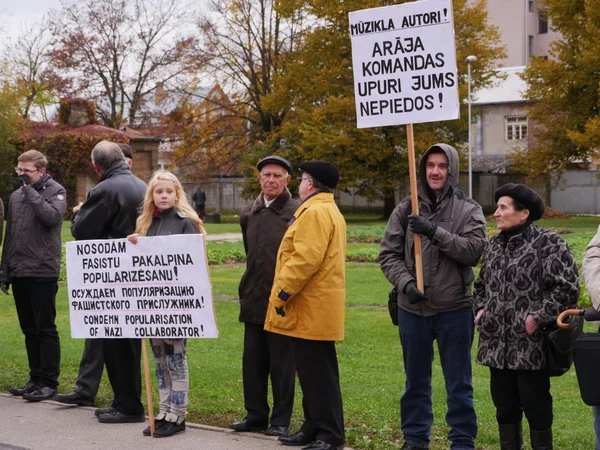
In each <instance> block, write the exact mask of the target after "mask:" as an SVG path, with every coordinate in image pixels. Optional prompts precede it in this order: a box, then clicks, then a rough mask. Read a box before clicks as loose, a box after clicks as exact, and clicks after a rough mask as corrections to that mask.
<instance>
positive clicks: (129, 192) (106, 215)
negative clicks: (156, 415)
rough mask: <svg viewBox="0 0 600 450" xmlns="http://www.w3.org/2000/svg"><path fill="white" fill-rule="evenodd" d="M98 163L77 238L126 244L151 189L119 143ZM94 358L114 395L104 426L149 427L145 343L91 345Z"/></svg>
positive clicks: (103, 149) (95, 154) (108, 146)
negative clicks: (99, 356) (100, 362)
mask: <svg viewBox="0 0 600 450" xmlns="http://www.w3.org/2000/svg"><path fill="white" fill-rule="evenodd" d="M92 163H93V164H94V168H95V169H96V173H97V174H98V175H99V176H100V183H98V185H96V186H95V187H94V188H93V189H92V190H91V191H90V192H89V194H88V197H87V199H86V201H85V202H84V203H83V204H82V205H81V207H80V208H79V209H78V210H77V211H75V215H74V216H73V219H72V223H71V233H72V234H73V237H74V238H75V239H77V240H90V239H119V238H125V237H127V235H129V234H131V233H133V232H134V231H135V222H136V219H137V216H138V208H139V206H140V205H141V203H142V201H143V200H144V194H145V193H146V184H145V183H144V182H143V181H142V180H140V179H139V178H137V177H136V176H135V175H134V174H133V173H132V172H131V170H129V166H128V165H127V163H126V162H125V159H124V156H123V152H122V151H121V149H120V148H119V146H118V145H117V144H115V143H113V142H108V141H102V142H100V143H99V144H97V145H96V146H95V147H94V149H93V150H92ZM90 347H91V348H90ZM93 352H103V355H104V362H105V364H106V371H107V373H108V378H109V380H110V383H111V386H112V388H113V391H114V400H113V403H112V406H111V407H110V408H106V409H103V410H101V411H98V414H97V416H98V420H99V421H100V422H103V423H123V422H143V421H144V420H145V417H144V407H143V406H142V403H141V401H140V395H141V373H140V354H141V341H140V340H139V339H87V340H86V351H85V352H84V355H85V354H88V355H90V354H92V353H93ZM82 363H83V361H82ZM78 395H79V397H81V393H79V392H77V391H76V392H75V393H73V394H68V395H67V396H57V397H58V398H57V400H59V401H62V402H63V403H72V404H84V403H82V402H81V398H77V399H72V398H71V397H74V396H78ZM65 397H69V398H66V399H65ZM65 400H66V401H65ZM69 400H73V401H69ZM75 400H78V401H79V402H77V401H75ZM92 402H93V401H92Z"/></svg>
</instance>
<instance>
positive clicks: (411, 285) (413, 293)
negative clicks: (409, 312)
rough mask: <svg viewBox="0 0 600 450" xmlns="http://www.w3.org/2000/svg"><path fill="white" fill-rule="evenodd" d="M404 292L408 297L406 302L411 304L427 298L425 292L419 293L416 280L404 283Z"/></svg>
mask: <svg viewBox="0 0 600 450" xmlns="http://www.w3.org/2000/svg"><path fill="white" fill-rule="evenodd" d="M404 293H405V294H406V296H407V297H408V302H409V303H410V304H411V305H414V304H415V303H419V302H424V301H425V300H427V297H426V296H425V294H423V293H421V291H419V289H418V288H417V282H416V281H409V282H408V283H406V286H404Z"/></svg>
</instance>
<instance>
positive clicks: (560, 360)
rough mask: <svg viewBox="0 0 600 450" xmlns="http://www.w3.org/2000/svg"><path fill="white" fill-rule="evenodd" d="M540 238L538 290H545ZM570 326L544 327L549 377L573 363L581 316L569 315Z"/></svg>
mask: <svg viewBox="0 0 600 450" xmlns="http://www.w3.org/2000/svg"><path fill="white" fill-rule="evenodd" d="M541 241H542V239H541V238H540V239H538V241H537V257H538V273H539V279H538V283H539V287H540V292H541V293H542V294H544V293H545V292H546V286H545V284H544V279H543V275H544V270H543V265H542V247H541ZM565 322H568V323H570V324H571V327H570V328H559V327H558V325H556V323H554V324H552V325H548V326H546V327H544V328H543V329H542V330H543V332H544V338H545V339H544V340H545V342H544V347H545V353H546V367H547V368H548V373H549V375H550V376H551V377H560V376H561V375H564V374H565V373H567V372H568V371H569V369H570V368H571V365H572V364H573V342H575V340H576V339H578V338H579V337H581V335H582V334H583V316H569V318H568V320H566V321H565Z"/></svg>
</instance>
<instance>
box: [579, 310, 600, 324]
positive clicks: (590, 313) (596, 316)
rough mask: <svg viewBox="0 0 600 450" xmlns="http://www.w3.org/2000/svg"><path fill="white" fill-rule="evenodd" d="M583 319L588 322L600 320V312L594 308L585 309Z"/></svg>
mask: <svg viewBox="0 0 600 450" xmlns="http://www.w3.org/2000/svg"><path fill="white" fill-rule="evenodd" d="M583 318H584V319H585V320H586V321H587V322H593V321H598V320H600V311H596V310H595V309H594V308H585V309H584V313H583Z"/></svg>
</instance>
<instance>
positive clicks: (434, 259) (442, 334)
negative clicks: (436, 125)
mask: <svg viewBox="0 0 600 450" xmlns="http://www.w3.org/2000/svg"><path fill="white" fill-rule="evenodd" d="M458 175H459V160H458V153H457V151H456V150H455V149H454V148H453V147H451V146H449V145H447V144H436V145H433V146H432V147H430V148H429V149H428V150H427V151H426V152H425V153H424V154H423V157H422V158H421V162H420V164H419V182H418V196H419V211H420V215H413V214H411V201H410V197H408V198H405V199H404V200H402V202H400V204H399V205H398V206H397V207H396V209H395V210H394V212H393V213H392V215H391V217H390V219H389V222H388V224H387V228H386V231H385V235H384V237H383V240H382V242H381V250H380V253H379V261H380V264H381V269H382V271H383V273H384V274H385V276H386V278H387V279H388V280H389V281H390V283H392V284H393V285H394V286H395V287H396V288H397V290H398V305H399V310H398V323H399V327H400V343H401V345H402V351H403V360H404V371H405V374H406V388H405V392H404V394H403V395H402V398H401V400H400V415H401V428H402V432H403V433H404V441H405V442H404V446H403V447H402V448H403V449H404V450H416V449H427V448H429V436H430V432H431V425H432V423H433V408H432V400H431V373H432V369H431V368H432V362H433V355H434V353H433V341H434V340H437V343H438V351H439V355H440V362H441V364H442V370H443V372H444V378H445V384H446V391H447V394H448V395H447V403H448V413H447V414H446V422H447V423H448V426H449V427H450V431H449V433H448V439H449V440H450V441H451V445H450V448H451V449H453V450H454V449H474V448H475V437H476V436H477V418H476V415H475V409H474V404H473V386H472V375H471V345H472V343H473V334H474V324H473V313H472V310H471V302H472V288H471V286H472V283H473V279H474V275H473V269H472V267H473V266H474V265H475V264H477V261H478V260H479V258H480V257H481V254H482V253H483V251H484V249H485V247H486V243H487V230H486V222H485V217H484V215H483V212H482V210H481V206H479V204H477V203H476V202H475V201H474V200H472V199H470V198H469V197H467V196H466V195H465V194H464V193H463V192H462V191H461V190H460V189H459V188H458ZM415 233H417V234H419V235H420V236H421V239H422V261H423V278H424V287H425V289H424V290H425V292H424V293H421V292H420V291H419V290H418V289H417V285H416V276H415V260H414V234H415Z"/></svg>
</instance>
